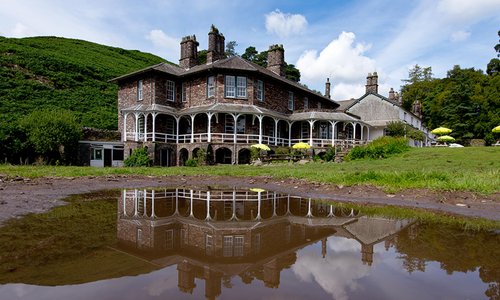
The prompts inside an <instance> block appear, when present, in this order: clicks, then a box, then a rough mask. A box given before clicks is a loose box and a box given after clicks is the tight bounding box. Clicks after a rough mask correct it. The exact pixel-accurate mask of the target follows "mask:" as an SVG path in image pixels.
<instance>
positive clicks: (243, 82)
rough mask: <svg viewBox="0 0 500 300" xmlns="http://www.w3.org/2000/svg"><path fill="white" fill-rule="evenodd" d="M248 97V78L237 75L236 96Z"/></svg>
mask: <svg viewBox="0 0 500 300" xmlns="http://www.w3.org/2000/svg"><path fill="white" fill-rule="evenodd" d="M246 97H247V78H246V77H244V76H236V98H240V99H244V98H246Z"/></svg>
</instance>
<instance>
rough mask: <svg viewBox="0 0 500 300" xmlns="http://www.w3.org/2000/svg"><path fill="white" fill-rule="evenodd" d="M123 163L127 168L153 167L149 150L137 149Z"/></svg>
mask: <svg viewBox="0 0 500 300" xmlns="http://www.w3.org/2000/svg"><path fill="white" fill-rule="evenodd" d="M123 163H124V164H125V166H126V167H149V166H151V163H152V161H151V158H149V154H148V149H147V148H137V149H134V151H132V154H130V156H129V157H127V158H126V159H125V160H124V161H123Z"/></svg>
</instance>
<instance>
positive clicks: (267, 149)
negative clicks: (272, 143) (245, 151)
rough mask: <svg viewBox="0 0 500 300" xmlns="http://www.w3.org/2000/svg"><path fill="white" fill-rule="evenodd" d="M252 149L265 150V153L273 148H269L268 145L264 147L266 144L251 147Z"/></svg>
mask: <svg viewBox="0 0 500 300" xmlns="http://www.w3.org/2000/svg"><path fill="white" fill-rule="evenodd" d="M250 147H252V148H257V149H260V150H264V151H269V150H271V148H269V146H268V145H264V144H254V145H252V146H250Z"/></svg>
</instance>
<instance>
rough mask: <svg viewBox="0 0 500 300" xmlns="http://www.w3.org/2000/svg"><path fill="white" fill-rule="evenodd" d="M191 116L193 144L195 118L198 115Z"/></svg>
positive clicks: (192, 138) (192, 140) (192, 139)
mask: <svg viewBox="0 0 500 300" xmlns="http://www.w3.org/2000/svg"><path fill="white" fill-rule="evenodd" d="M189 116H190V117H191V144H192V143H194V118H195V117H196V115H194V114H193V115H189Z"/></svg>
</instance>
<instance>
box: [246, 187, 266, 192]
mask: <svg viewBox="0 0 500 300" xmlns="http://www.w3.org/2000/svg"><path fill="white" fill-rule="evenodd" d="M250 191H252V192H256V193H258V192H265V191H266V190H263V189H259V188H251V189H250Z"/></svg>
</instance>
